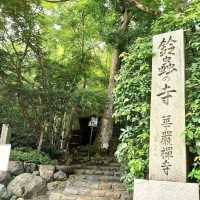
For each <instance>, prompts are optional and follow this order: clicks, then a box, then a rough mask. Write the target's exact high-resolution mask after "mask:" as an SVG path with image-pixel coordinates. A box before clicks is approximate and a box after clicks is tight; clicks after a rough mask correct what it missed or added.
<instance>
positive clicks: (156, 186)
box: [133, 179, 199, 200]
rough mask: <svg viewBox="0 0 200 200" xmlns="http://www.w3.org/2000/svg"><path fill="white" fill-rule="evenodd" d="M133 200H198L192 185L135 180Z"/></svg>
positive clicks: (197, 194)
mask: <svg viewBox="0 0 200 200" xmlns="http://www.w3.org/2000/svg"><path fill="white" fill-rule="evenodd" d="M133 199H134V200H161V199H162V200H199V186H198V184H194V183H180V182H167V181H146V180H138V179H137V180H135V187H134V198H133Z"/></svg>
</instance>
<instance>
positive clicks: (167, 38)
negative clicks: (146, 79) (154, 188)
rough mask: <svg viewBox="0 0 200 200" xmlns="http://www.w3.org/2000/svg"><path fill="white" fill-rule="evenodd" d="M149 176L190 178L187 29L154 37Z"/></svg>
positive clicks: (151, 178)
mask: <svg viewBox="0 0 200 200" xmlns="http://www.w3.org/2000/svg"><path fill="white" fill-rule="evenodd" d="M153 54H154V56H153V62H152V91H151V120H150V121H151V123H150V127H151V128H150V133H151V134H150V159H149V160H150V164H149V179H150V180H163V181H165V180H166V181H177V182H185V181H186V145H185V136H184V134H183V133H184V130H185V86H184V84H185V75H184V74H185V62H184V35H183V30H178V31H173V32H168V33H164V34H161V35H156V36H154V38H153Z"/></svg>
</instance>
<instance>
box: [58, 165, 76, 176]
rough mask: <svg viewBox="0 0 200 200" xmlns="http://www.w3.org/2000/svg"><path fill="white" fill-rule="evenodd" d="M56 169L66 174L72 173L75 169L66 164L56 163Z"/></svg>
mask: <svg viewBox="0 0 200 200" xmlns="http://www.w3.org/2000/svg"><path fill="white" fill-rule="evenodd" d="M56 171H63V172H65V173H66V174H71V173H72V172H73V169H72V167H71V166H66V165H56Z"/></svg>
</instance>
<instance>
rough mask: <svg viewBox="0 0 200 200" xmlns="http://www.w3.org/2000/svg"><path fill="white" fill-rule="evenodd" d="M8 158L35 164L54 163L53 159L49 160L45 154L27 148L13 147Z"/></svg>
mask: <svg viewBox="0 0 200 200" xmlns="http://www.w3.org/2000/svg"><path fill="white" fill-rule="evenodd" d="M10 159H11V160H14V161H23V162H30V163H35V164H55V161H52V160H50V158H49V157H48V156H47V155H46V154H44V153H42V152H38V151H37V150H32V149H28V148H18V149H17V148H16V149H13V150H12V151H11V158H10Z"/></svg>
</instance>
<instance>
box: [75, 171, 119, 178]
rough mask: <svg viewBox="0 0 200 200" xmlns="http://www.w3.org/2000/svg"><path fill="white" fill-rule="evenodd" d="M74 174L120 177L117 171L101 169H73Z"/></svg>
mask: <svg viewBox="0 0 200 200" xmlns="http://www.w3.org/2000/svg"><path fill="white" fill-rule="evenodd" d="M74 173H75V174H78V175H79V174H80V175H104V176H118V177H119V176H120V173H119V172H117V171H111V170H103V169H99V170H97V169H75V170H74Z"/></svg>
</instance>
